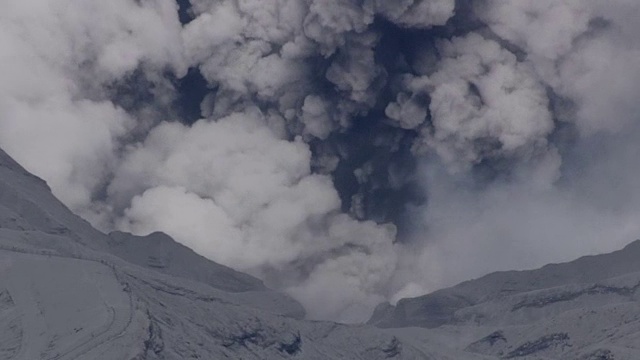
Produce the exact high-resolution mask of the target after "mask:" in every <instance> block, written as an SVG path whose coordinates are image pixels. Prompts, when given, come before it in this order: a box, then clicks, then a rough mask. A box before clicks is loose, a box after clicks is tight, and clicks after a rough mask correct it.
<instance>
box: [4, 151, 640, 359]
mask: <svg viewBox="0 0 640 360" xmlns="http://www.w3.org/2000/svg"><path fill="white" fill-rule="evenodd" d="M638 259H640V242H635V243H633V244H631V245H629V246H627V247H626V248H625V249H623V250H621V251H618V252H615V253H612V254H608V255H599V256H591V257H585V258H581V259H578V260H576V261H574V262H571V263H567V264H558V265H549V266H546V267H544V268H542V269H539V270H534V271H521V272H515V271H514V272H502V273H495V274H491V275H488V276H485V277H483V278H481V279H477V280H474V281H469V282H465V283H462V284H460V285H458V286H456V287H453V288H450V289H444V290H441V291H438V292H435V293H433V294H429V295H426V296H422V297H419V298H414V299H404V300H401V301H400V302H399V303H398V305H397V306H396V307H393V306H390V305H387V306H381V307H380V308H379V309H378V311H377V312H376V314H374V316H373V317H372V320H371V324H370V325H360V326H347V325H340V324H335V323H329V322H313V321H305V320H301V317H302V316H303V310H302V308H301V306H300V305H299V304H298V303H296V302H295V301H293V300H292V299H291V298H289V297H288V296H286V295H283V294H281V293H278V292H274V291H271V290H269V289H266V288H265V287H264V285H263V284H262V282H260V281H259V280H258V279H255V278H253V277H251V276H248V275H245V274H242V273H239V272H236V271H234V270H232V269H229V268H227V267H224V266H222V265H219V264H215V263H213V262H210V261H209V260H207V259H205V258H202V257H200V256H199V255H197V254H195V253H194V252H193V251H191V250H190V249H188V248H186V247H184V246H182V245H180V244H177V243H175V242H174V241H173V240H172V239H171V238H169V237H168V236H166V235H163V234H159V233H155V234H151V235H149V236H147V237H135V236H132V235H129V234H125V233H113V234H110V235H105V234H102V233H100V232H99V231H97V230H95V229H93V228H92V227H91V226H90V225H89V224H88V223H87V222H85V221H83V220H82V219H80V218H78V217H76V216H75V215H74V214H72V213H71V212H70V211H69V210H68V209H67V208H65V207H64V206H63V205H62V204H61V203H60V202H58V201H57V200H56V199H55V197H54V196H53V195H52V194H51V193H50V191H49V189H48V187H47V186H46V184H45V183H44V182H43V181H42V180H40V179H38V178H37V177H35V176H33V175H30V174H29V173H28V172H26V171H25V170H24V169H23V168H22V167H20V166H19V165H18V164H17V163H15V162H14V161H13V160H11V159H10V158H9V157H8V156H7V155H6V154H5V153H3V152H1V151H0V359H27V360H31V359H189V358H194V359H195V358H199V359H223V358H229V359H452V360H453V359H456V360H464V359H511V358H517V359H594V360H595V359H638V358H640V346H639V344H640V306H638V302H637V301H636V300H637V298H638V289H639V288H640V261H638ZM374 325H375V326H374Z"/></svg>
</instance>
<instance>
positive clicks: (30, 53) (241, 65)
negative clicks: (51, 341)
mask: <svg viewBox="0 0 640 360" xmlns="http://www.w3.org/2000/svg"><path fill="white" fill-rule="evenodd" d="M5 3H6V4H5V9H3V12H2V13H0V29H1V30H2V31H0V59H1V60H2V62H1V63H2V64H3V66H2V67H0V75H2V77H3V79H4V80H5V81H3V82H2V84H0V146H1V147H2V148H3V149H4V150H6V151H7V152H8V153H9V154H11V155H12V156H14V157H15V158H16V159H17V160H18V161H19V162H21V163H22V164H23V165H24V166H25V167H27V168H28V169H29V170H31V171H33V172H34V173H36V174H37V175H39V176H41V177H43V178H44V179H46V180H47V181H48V183H49V184H50V185H51V187H52V189H53V191H54V193H55V194H56V195H57V196H58V197H59V198H60V199H61V200H62V201H63V202H65V203H66V204H67V205H68V206H70V207H71V208H72V209H73V210H74V211H76V212H77V213H79V214H81V215H82V216H84V217H85V218H87V219H88V220H90V221H91V222H93V223H94V224H95V225H96V226H98V227H99V228H101V229H103V230H105V231H110V230H116V229H117V230H126V231H131V232H134V233H136V234H144V233H148V232H152V231H164V232H166V233H168V234H169V235H171V236H172V237H174V238H175V239H176V240H177V241H179V242H181V243H183V244H185V245H187V246H189V247H191V248H193V249H194V250H195V251H197V252H198V253H200V254H202V255H204V256H206V257H208V258H210V259H212V260H215V261H217V262H220V263H223V264H225V265H229V266H232V267H234V268H236V269H240V270H242V271H247V272H249V273H251V274H254V275H256V276H259V277H261V278H263V279H264V280H265V281H266V282H267V284H268V285H270V286H273V287H276V288H278V289H281V290H285V291H287V292H289V293H290V294H292V295H293V296H294V297H295V298H297V299H298V300H300V301H301V302H302V303H303V305H304V306H305V307H306V309H307V311H308V315H309V317H310V318H314V319H332V320H338V321H347V322H357V321H363V320H366V318H367V316H368V315H369V314H370V313H371V311H372V309H373V307H374V306H375V305H376V304H377V303H379V302H382V301H395V300H397V299H398V298H400V297H401V296H411V295H418V294H420V293H423V292H425V291H430V290H434V289H436V288H438V287H441V286H444V285H449V284H452V283H453V282H455V281H460V280H464V279H466V278H469V277H474V276H479V275H481V274H484V273H486V272H489V271H493V270H498V269H507V268H524V267H533V266H538V265H542V264H544V263H546V262H549V261H560V260H568V259H570V258H572V257H575V256H579V255H582V254H585V253H591V252H600V251H606V250H613V249H615V248H617V247H619V246H621V245H622V244H624V243H625V242H628V241H630V240H633V238H634V237H635V236H637V234H638V233H639V230H640V229H639V228H638V226H636V225H634V224H635V223H637V221H635V219H637V216H638V215H640V197H639V196H637V195H636V194H638V193H640V192H638V191H636V190H638V189H637V185H635V184H636V181H634V179H635V178H637V177H636V175H638V173H639V172H640V171H637V170H636V169H638V164H636V163H635V160H636V159H637V156H635V155H634V154H637V153H639V152H640V146H637V145H635V143H636V142H637V141H635V136H636V135H640V132H639V131H638V130H640V126H639V125H638V120H639V118H640V116H639V115H638V114H640V105H638V104H640V103H639V102H638V101H637V96H638V94H640V85H639V84H640V66H638V64H637V59H638V57H639V55H640V40H638V37H637V36H636V34H637V33H638V31H639V30H640V21H639V20H638V19H637V17H636V16H633V14H637V13H639V11H640V5H638V4H635V3H634V2H633V1H627V0H615V1H610V2H607V3H606V4H603V3H602V2H598V1H595V0H587V1H578V0H575V1H574V0H561V1H553V0H544V1H534V0H530V1H529V0H526V1H517V2H514V1H507V0H482V1H473V2H466V1H457V2H456V1H454V0H400V1H393V2H390V1H382V0H364V1H362V0H360V1H356V0H331V1H320V0H191V2H190V4H187V3H188V2H187V1H180V6H182V7H183V8H181V9H179V4H178V3H176V2H175V1H174V0H160V1H147V0H136V1H134V0H113V1H107V2H86V1H82V0H55V1H43V0H40V1H30V2H24V1H19V0H6V1H5ZM186 5H189V8H188V9H186V8H184V7H185V6H186ZM179 11H180V12H182V13H187V15H188V18H189V20H190V21H185V20H184V19H182V23H181V22H180V19H181V18H180V17H179ZM183 15H184V14H183ZM189 69H191V70H189ZM192 72H195V73H197V74H200V75H201V76H202V79H203V80H202V81H203V83H204V84H205V85H204V86H203V90H202V92H203V93H202V94H201V96H202V101H201V102H200V104H199V108H198V109H196V113H199V114H200V116H199V117H198V119H186V118H184V116H183V114H182V113H181V112H180V110H179V109H178V108H179V107H180V106H178V105H176V104H177V103H179V102H180V99H181V97H183V96H184V94H183V93H182V92H183V91H191V90H189V89H187V90H184V89H183V86H184V83H187V82H186V81H184V79H186V78H187V77H188V76H190V75H188V74H190V73H192ZM190 94H191V93H190ZM413 188H418V189H420V191H419V193H420V194H416V193H415V192H412V191H413V190H411V191H410V189H413ZM396 209H398V211H396ZM396 229H399V230H401V231H400V232H397V231H396ZM454 259H455V260H456V261H452V260H454Z"/></svg>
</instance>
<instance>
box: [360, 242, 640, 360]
mask: <svg viewBox="0 0 640 360" xmlns="http://www.w3.org/2000/svg"><path fill="white" fill-rule="evenodd" d="M639 299H640V241H635V242H633V243H631V244H629V245H628V246H626V247H625V248H624V249H622V250H620V251H616V252H613V253H610V254H605V255H597V256H586V257H583V258H580V259H577V260H575V261H572V262H569V263H563V264H552V265H547V266H544V267H542V268H541V269H537V270H531V271H509V272H498V273H493V274H490V275H487V276H484V277H482V278H480V279H477V280H473V281H467V282H464V283H461V284H459V285H457V286H454V287H452V288H448V289H443V290H440V291H436V292H434V293H431V294H428V295H424V296H420V297H417V298H411V299H402V300H400V301H399V302H398V304H397V305H396V306H391V305H388V304H387V305H380V306H379V307H378V309H377V310H376V312H375V314H374V315H373V316H372V318H371V319H370V321H369V323H370V324H375V325H376V326H378V327H382V328H409V327H423V328H432V329H456V331H459V332H460V333H465V332H467V333H468V331H471V332H473V331H477V330H478V329H485V330H484V332H485V336H483V337H479V338H478V339H477V340H476V341H473V342H471V343H469V344H468V345H467V346H465V347H464V349H465V350H466V351H469V352H473V353H478V354H485V355H492V356H497V357H500V358H528V359H640V302H638V300H639ZM407 331H408V332H415V330H407Z"/></svg>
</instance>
